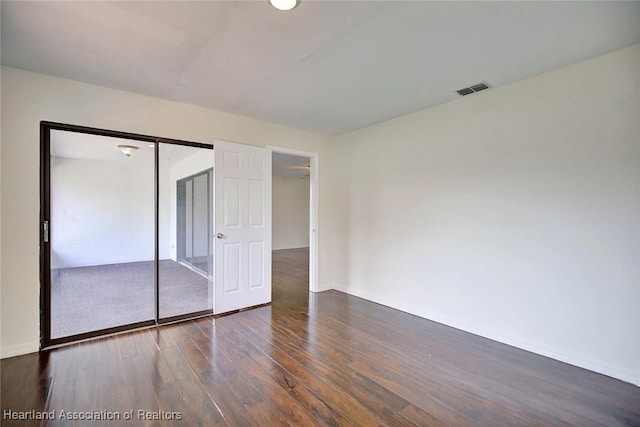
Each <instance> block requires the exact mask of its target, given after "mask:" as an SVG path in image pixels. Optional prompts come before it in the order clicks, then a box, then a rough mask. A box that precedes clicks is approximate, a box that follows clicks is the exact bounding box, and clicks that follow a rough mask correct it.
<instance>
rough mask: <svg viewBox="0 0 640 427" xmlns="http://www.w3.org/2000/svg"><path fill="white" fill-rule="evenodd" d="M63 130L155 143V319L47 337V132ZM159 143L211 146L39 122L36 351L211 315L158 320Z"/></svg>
mask: <svg viewBox="0 0 640 427" xmlns="http://www.w3.org/2000/svg"><path fill="white" fill-rule="evenodd" d="M52 130H63V131H68V132H76V133H85V134H91V135H100V136H109V137H115V138H122V139H131V140H135V141H143V142H149V143H154V144H155V149H154V150H155V152H154V168H155V172H154V212H155V214H154V217H155V219H154V239H155V242H154V244H155V247H154V258H155V268H154V274H155V278H154V280H155V295H154V298H155V307H156V310H155V311H156V315H155V319H153V320H149V321H143V322H137V323H133V324H129V325H121V326H116V327H113V328H107V329H101V330H97V331H91V332H87V333H82V334H78V335H71V336H67V337H62V338H55V339H52V338H51V251H50V247H49V241H48V238H46V236H45V233H46V232H47V231H48V230H45V223H48V222H49V221H50V219H51V208H50V205H49V202H50V195H51V131H52ZM159 143H163V144H175V145H183V146H188V147H194V148H203V149H207V150H213V145H210V144H203V143H200V142H192V141H185V140H179V139H171V138H161V137H156V136H150V135H142V134H137V133H130V132H121V131H114V130H108V129H99V128H93V127H87V126H78V125H72V124H67V123H57V122H49V121H41V122H40V225H39V229H40V237H39V240H40V349H41V350H43V349H45V348H48V347H52V346H57V345H60V344H66V343H69V342H74V341H80V340H85V339H88V338H94V337H99V336H103V335H109V334H113V333H117V332H123V331H126V330H132V329H138V328H141V327H145V326H154V325H159V324H162V323H167V322H170V321H176V320H183V319H185V320H186V319H189V318H193V317H199V316H202V315H206V314H212V313H213V310H210V311H200V312H196V313H189V314H185V315H181V316H175V317H172V318H167V319H161V318H160V317H159V316H160V307H159V301H160V299H159V298H158V295H159V285H160V283H159V263H158V258H159V255H160V253H159V251H160V248H159V243H158V241H159V236H160V229H159V228H160V224H159V215H160V213H159V208H160V204H159V200H158V199H159V186H160V183H159V179H158V171H159V164H160V156H159Z"/></svg>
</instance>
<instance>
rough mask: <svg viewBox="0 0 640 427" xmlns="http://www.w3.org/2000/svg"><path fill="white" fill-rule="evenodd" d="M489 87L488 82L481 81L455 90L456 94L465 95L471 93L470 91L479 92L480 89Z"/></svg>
mask: <svg viewBox="0 0 640 427" xmlns="http://www.w3.org/2000/svg"><path fill="white" fill-rule="evenodd" d="M490 87H491V85H490V84H489V83H487V82H482V83H478V84H475V85H473V86H469V87H465V88H463V89H459V90H457V91H456V92H458V95H460V96H467V95H471V94H472V93H476V92H480V91H481V90H485V89H489V88H490Z"/></svg>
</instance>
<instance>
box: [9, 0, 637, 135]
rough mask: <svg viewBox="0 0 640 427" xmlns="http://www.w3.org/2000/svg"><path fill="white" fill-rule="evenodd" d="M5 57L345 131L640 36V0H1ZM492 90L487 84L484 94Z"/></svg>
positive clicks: (16, 63) (68, 74) (48, 70)
mask: <svg viewBox="0 0 640 427" xmlns="http://www.w3.org/2000/svg"><path fill="white" fill-rule="evenodd" d="M1 8H2V10H1V14H2V22H1V24H2V28H1V30H2V46H1V48H2V50H1V52H2V58H1V59H2V64H3V65H7V66H12V67H17V68H22V69H26V70H31V71H35V72H41V73H45V74H51V75H54V76H60V77H65V78H69V79H74V80H78V81H83V82H88V83H93V84H97V85H102V86H107V87H111V88H116V89H121V90H126V91H131V92H137V93H141V94H146V95H151V96H156V97H160V98H165V99H170V100H175V101H180V102H186V103H191V104H196V105H201V106H205V107H209V108H213V109H218V110H223V111H227V112H232V113H237V114H241V115H245V116H249V117H254V118H257V119H261V120H266V121H270V122H275V123H281V124H285V125H289V126H293V127H298V128H303V129H309V130H313V131H319V132H324V133H329V134H336V133H340V132H344V131H348V130H352V129H356V128H359V127H363V126H366V125H370V124H373V123H376V122H380V121H383V120H387V119H390V118H393V117H396V116H400V115H403V114H407V113H411V112H414V111H418V110H421V109H424V108H427V107H430V106H433V105H437V104H440V103H443V102H448V101H451V100H454V99H456V98H457V97H458V95H457V94H456V93H455V92H454V91H455V90H456V89H459V88H462V87H465V86H469V85H472V84H475V83H478V82H481V81H487V82H489V83H490V84H492V85H493V86H494V87H495V86H502V85H505V84H508V83H511V82H514V81H517V80H521V79H523V78H527V77H530V76H533V75H536V74H539V73H543V72H546V71H550V70H553V69H556V68H559V67H562V66H566V65H569V64H572V63H575V62H578V61H581V60H584V59H588V58H592V57H595V56H598V55H601V54H604V53H606V52H609V51H612V50H616V49H619V48H622V47H625V46H629V45H631V44H634V43H637V42H639V41H640V2H613V1H604V2H428V1H408V2H404V1H352V2H348V1H326V0H325V1H322V0H321V1H310V0H302V3H301V4H300V6H299V7H297V8H296V9H294V10H293V11H290V12H278V11H276V10H275V9H273V8H271V7H270V6H269V5H268V4H267V2H266V1H264V0H260V1H205V2H192V1H173V2H161V1H143V2H119V1H118V2H94V1H90V2H66V1H62V2H48V1H47V2H22V1H18V2H14V1H4V0H3V1H2V2H1ZM472 96H481V95H472Z"/></svg>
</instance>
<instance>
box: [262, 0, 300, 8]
mask: <svg viewBox="0 0 640 427" xmlns="http://www.w3.org/2000/svg"><path fill="white" fill-rule="evenodd" d="M269 3H270V4H271V6H273V7H275V8H276V9H278V10H291V9H293V8H294V7H296V6H297V5H299V4H300V0H269Z"/></svg>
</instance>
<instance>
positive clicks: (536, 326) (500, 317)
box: [336, 45, 640, 384]
mask: <svg viewBox="0 0 640 427" xmlns="http://www.w3.org/2000/svg"><path fill="white" fill-rule="evenodd" d="M639 89H640V45H635V46H633V47H631V48H628V49H624V50H621V51H617V52H614V53H612V54H609V55H606V56H603V57H600V58H596V59H593V60H590V61H586V62H583V63H579V64H576V65H573V66H570V67H567V68H564V69H561V70H557V71H554V72H550V73H548V74H544V75H541V76H538V77H535V78H532V79H528V80H525V81H521V82H518V83H515V84H511V85H508V86H505V87H499V88H494V89H491V90H488V91H486V92H482V93H479V94H476V95H472V96H470V97H468V98H462V99H460V100H458V101H454V102H451V103H448V104H445V105H441V106H439V107H436V108H432V109H429V110H425V111H422V112H418V113H415V114H411V115H408V116H404V117H401V118H398V119H395V120H392V121H388V122H386V123H382V124H379V125H376V126H371V127H368V128H365V129H362V130H359V131H355V132H352V133H349V134H345V135H342V136H340V137H338V138H337V139H336V143H337V144H340V146H341V147H343V151H342V154H343V156H344V159H343V160H341V161H343V162H344V165H343V166H344V169H343V172H342V173H343V174H344V175H345V181H346V185H345V186H346V188H345V189H344V193H345V194H341V195H339V196H338V197H340V198H344V199H345V200H347V202H346V206H347V214H348V221H347V223H346V224H345V226H344V229H345V233H346V234H347V235H348V239H347V242H346V244H347V245H348V247H349V254H348V262H349V268H348V281H345V285H344V286H343V287H342V289H343V290H345V291H346V292H349V293H351V294H354V295H359V296H362V297H364V298H367V299H370V300H373V301H377V302H380V303H382V304H386V305H390V306H392V307H396V308H400V309H402V310H405V311H408V312H411V313H415V314H417V315H420V316H424V317H426V318H429V319H432V320H435V321H437V322H441V323H444V324H447V325H451V326H454V327H457V328H460V329H464V330H466V331H470V332H473V333H476V334H479V335H482V336H485V337H489V338H492V339H495V340H498V341H502V342H505V343H508V344H512V345H515V346H517V347H521V348H524V349H528V350H531V351H534V352H536V353H540V354H543V355H548V356H550V357H553V358H557V359H559V360H563V361H567V362H569V363H572V364H575V365H578V366H582V367H586V368H588V369H592V370H595V371H598V372H601V373H605V374H608V375H611V376H613V377H617V378H620V379H623V380H626V381H629V382H632V383H635V384H640V92H639ZM336 190H337V191H341V190H340V189H338V187H336Z"/></svg>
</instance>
